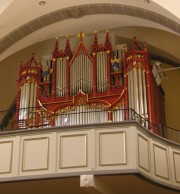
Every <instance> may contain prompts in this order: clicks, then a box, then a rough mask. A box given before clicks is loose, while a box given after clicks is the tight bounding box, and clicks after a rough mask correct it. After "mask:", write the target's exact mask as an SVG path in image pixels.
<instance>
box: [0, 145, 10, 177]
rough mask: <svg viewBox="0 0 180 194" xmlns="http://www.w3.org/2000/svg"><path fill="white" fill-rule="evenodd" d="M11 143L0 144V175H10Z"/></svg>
mask: <svg viewBox="0 0 180 194" xmlns="http://www.w3.org/2000/svg"><path fill="white" fill-rule="evenodd" d="M12 150H13V141H4V142H0V174H4V173H11V168H12Z"/></svg>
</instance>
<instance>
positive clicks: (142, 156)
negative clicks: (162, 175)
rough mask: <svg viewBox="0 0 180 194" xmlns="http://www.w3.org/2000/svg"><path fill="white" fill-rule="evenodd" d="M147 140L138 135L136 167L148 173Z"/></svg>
mask: <svg viewBox="0 0 180 194" xmlns="http://www.w3.org/2000/svg"><path fill="white" fill-rule="evenodd" d="M149 154H150V153H149V140H148V139H147V138H145V137H143V136H142V135H139V134H138V166H139V167H140V168H142V169H143V170H145V171H147V172H149V171H150V156H149Z"/></svg>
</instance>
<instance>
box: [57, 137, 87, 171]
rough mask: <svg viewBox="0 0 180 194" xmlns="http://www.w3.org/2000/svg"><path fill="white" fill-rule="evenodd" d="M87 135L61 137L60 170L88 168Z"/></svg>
mask: <svg viewBox="0 0 180 194" xmlns="http://www.w3.org/2000/svg"><path fill="white" fill-rule="evenodd" d="M86 142H87V135H86V134H76V135H62V136H60V149H59V168H77V167H86V166H87V143H86Z"/></svg>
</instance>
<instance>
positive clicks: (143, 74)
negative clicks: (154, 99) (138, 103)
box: [142, 70, 148, 118]
mask: <svg viewBox="0 0 180 194" xmlns="http://www.w3.org/2000/svg"><path fill="white" fill-rule="evenodd" d="M142 83H143V98H144V116H145V118H146V117H147V116H148V111H147V95H146V78H145V70H143V71H142Z"/></svg>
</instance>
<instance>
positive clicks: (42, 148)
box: [22, 137, 49, 171]
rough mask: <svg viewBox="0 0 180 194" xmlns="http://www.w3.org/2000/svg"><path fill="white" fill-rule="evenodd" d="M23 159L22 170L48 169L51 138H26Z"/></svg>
mask: <svg viewBox="0 0 180 194" xmlns="http://www.w3.org/2000/svg"><path fill="white" fill-rule="evenodd" d="M22 159H23V161H22V171H37V170H47V169H48V163H49V138H48V137H41V138H30V139H24V142H23V158H22Z"/></svg>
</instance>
